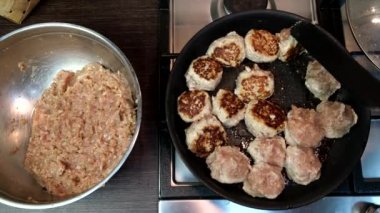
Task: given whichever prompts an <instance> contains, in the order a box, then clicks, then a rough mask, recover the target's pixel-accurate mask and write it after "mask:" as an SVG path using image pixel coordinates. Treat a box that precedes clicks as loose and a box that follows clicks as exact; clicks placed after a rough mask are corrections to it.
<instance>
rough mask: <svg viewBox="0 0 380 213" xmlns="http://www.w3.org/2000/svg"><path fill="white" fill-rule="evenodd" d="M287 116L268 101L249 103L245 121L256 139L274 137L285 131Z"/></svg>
mask: <svg viewBox="0 0 380 213" xmlns="http://www.w3.org/2000/svg"><path fill="white" fill-rule="evenodd" d="M285 119H286V115H285V112H284V111H283V110H282V109H281V108H280V107H279V106H277V105H276V104H274V103H272V102H269V101H266V100H254V101H251V102H249V104H248V106H247V110H246V111H245V116H244V121H245V125H246V126H247V130H248V131H249V132H250V133H251V134H252V135H254V136H255V137H273V136H275V135H277V134H278V133H280V132H282V131H283V130H284V126H285Z"/></svg>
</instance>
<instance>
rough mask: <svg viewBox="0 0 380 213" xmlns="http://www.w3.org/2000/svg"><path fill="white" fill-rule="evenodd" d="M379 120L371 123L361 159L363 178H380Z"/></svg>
mask: <svg viewBox="0 0 380 213" xmlns="http://www.w3.org/2000/svg"><path fill="white" fill-rule="evenodd" d="M379 143H380V120H373V121H372V122H371V129H370V131H369V136H368V143H367V146H366V147H365V150H364V153H363V156H362V158H361V164H362V172H363V177H364V178H377V179H379V178H380V164H379V162H380V154H379V153H380V146H379Z"/></svg>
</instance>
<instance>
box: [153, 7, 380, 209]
mask: <svg viewBox="0 0 380 213" xmlns="http://www.w3.org/2000/svg"><path fill="white" fill-rule="evenodd" d="M224 1H226V2H224ZM227 1H228V0H193V1H187V0H166V1H165V0H162V1H161V2H160V12H161V14H160V18H161V20H160V21H161V25H162V27H161V39H160V41H161V57H160V67H159V72H160V97H159V99H160V106H159V107H160V115H161V117H160V125H159V137H160V162H159V169H160V182H159V184H160V194H159V212H181V213H183V212H184V213H186V212H208V213H211V212H212V213H213V212H215V213H219V212H225V213H227V212H271V211H263V210H256V209H252V208H247V207H244V206H241V205H238V204H235V203H233V202H230V201H228V200H225V199H223V198H221V197H220V196H218V195H216V194H215V193H214V192H213V191H211V190H209V189H208V188H207V187H205V186H204V185H203V184H202V183H201V182H200V181H199V180H198V179H197V178H196V177H195V176H194V175H193V174H192V173H191V172H190V171H189V170H188V169H187V167H186V166H185V165H184V163H183V162H182V160H181V158H180V156H179V155H178V153H177V152H176V151H175V149H174V147H173V145H172V141H171V139H170V135H169V132H168V130H167V126H166V123H165V88H166V83H167V80H168V76H169V74H170V69H171V67H172V64H173V63H174V61H175V58H176V56H178V54H179V52H180V51H181V49H182V48H183V46H184V45H185V44H186V42H187V41H188V40H189V39H190V38H191V37H192V36H193V35H194V34H195V33H196V32H197V31H199V30H200V29H201V28H203V27H204V26H205V25H207V24H208V23H210V22H212V21H213V20H215V19H217V18H220V17H222V16H225V15H227V14H229V13H231V11H234V10H235V9H236V8H233V6H230V5H228V2H227ZM235 2H236V1H235ZM239 2H244V1H239ZM260 2H265V4H262V3H261V5H260V7H261V8H260V9H272V10H283V11H287V12H291V13H295V14H298V15H300V16H303V17H305V18H308V19H310V20H311V21H312V22H313V23H315V24H319V25H321V26H322V27H324V28H325V29H326V30H328V31H329V32H330V33H331V34H332V35H334V36H335V37H336V38H337V39H338V40H340V41H341V42H342V43H343V44H344V45H345V46H346V48H347V50H348V51H349V52H350V53H351V54H352V55H353V57H354V58H355V59H357V60H358V62H359V63H361V64H362V65H363V66H364V67H365V68H366V69H368V70H370V71H373V72H375V70H376V69H377V68H376V67H374V65H373V64H372V63H371V62H370V61H369V60H368V59H367V58H366V56H365V55H364V53H363V52H362V51H361V50H360V48H359V47H358V46H357V44H356V42H355V40H354V38H353V35H352V33H351V31H350V29H349V26H348V23H347V18H346V11H345V4H344V3H345V2H344V1H339V0H302V1H299V0H268V1H260ZM256 6H257V5H256ZM256 6H254V7H256ZM243 8H244V9H247V7H243ZM379 112H380V110H379V109H375V108H374V109H372V114H373V118H372V121H371V129H370V135H369V140H368V144H367V147H366V149H365V152H364V154H363V156H362V159H361V163H360V164H359V165H358V166H357V167H356V169H355V170H354V171H353V172H352V174H351V175H350V176H349V177H348V178H347V180H345V181H344V182H343V183H342V184H341V186H339V187H338V188H337V189H336V190H334V191H333V192H332V193H331V194H329V195H328V196H326V197H325V198H323V199H321V200H319V201H317V202H315V203H313V204H310V205H308V206H304V207H301V208H297V209H291V210H286V211H280V212H306V211H307V212H352V211H353V210H355V211H357V212H359V211H358V209H360V208H362V206H365V205H366V203H375V204H379V205H380V166H378V164H377V162H380V154H379V153H380V146H379V142H380V113H379Z"/></svg>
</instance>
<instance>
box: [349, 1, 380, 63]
mask: <svg viewBox="0 0 380 213" xmlns="http://www.w3.org/2000/svg"><path fill="white" fill-rule="evenodd" d="M346 10H347V18H348V23H349V25H350V27H351V30H352V32H353V34H354V38H355V40H356V41H357V43H358V44H359V46H360V47H361V49H362V50H363V52H364V53H365V54H366V55H367V57H368V58H369V59H370V60H371V61H372V62H373V63H374V64H375V65H376V66H377V67H378V68H380V53H379V51H380V40H379V36H378V35H379V34H380V3H379V1H377V0H346Z"/></svg>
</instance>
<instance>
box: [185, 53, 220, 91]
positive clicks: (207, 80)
mask: <svg viewBox="0 0 380 213" xmlns="http://www.w3.org/2000/svg"><path fill="white" fill-rule="evenodd" d="M222 75H223V67H222V65H221V64H219V63H218V62H217V61H215V60H214V59H212V58H209V57H207V56H201V57H198V58H196V59H194V60H193V61H192V62H191V64H190V66H189V69H188V70H187V72H186V74H185V78H186V83H187V87H188V88H189V90H206V91H212V90H214V89H215V87H216V86H218V84H219V83H220V81H221V80H222Z"/></svg>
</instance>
